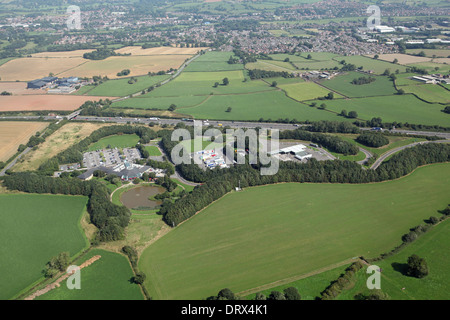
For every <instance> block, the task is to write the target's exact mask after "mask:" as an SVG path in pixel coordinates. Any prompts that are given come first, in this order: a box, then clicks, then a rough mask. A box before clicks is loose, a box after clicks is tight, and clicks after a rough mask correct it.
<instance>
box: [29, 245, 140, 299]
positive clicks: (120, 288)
mask: <svg viewBox="0 0 450 320" xmlns="http://www.w3.org/2000/svg"><path fill="white" fill-rule="evenodd" d="M95 255H100V256H101V258H100V259H99V260H97V261H95V262H94V263H93V264H91V265H90V266H88V267H86V268H83V269H81V271H80V272H81V273H80V274H81V277H80V280H81V289H79V290H76V289H73V290H69V289H68V288H67V286H66V281H63V282H62V283H61V286H60V287H59V288H56V289H54V290H52V291H50V292H47V293H46V294H44V295H42V296H40V297H38V298H37V299H36V300H143V299H144V296H143V294H142V293H141V289H140V288H139V286H138V285H136V284H133V283H131V282H130V279H131V278H132V277H133V276H134V274H133V271H132V270H131V266H130V263H129V261H128V258H126V257H125V256H123V255H121V254H118V253H114V252H110V251H105V250H100V249H93V250H91V251H89V253H88V254H86V255H85V256H84V257H83V258H82V259H79V261H76V262H75V265H81V264H82V263H83V262H84V261H86V260H88V259H90V258H92V257H93V256H95Z"/></svg>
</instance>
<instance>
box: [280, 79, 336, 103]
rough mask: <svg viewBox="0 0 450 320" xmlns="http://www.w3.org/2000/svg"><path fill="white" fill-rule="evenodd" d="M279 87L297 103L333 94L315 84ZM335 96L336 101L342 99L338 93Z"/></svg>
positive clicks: (283, 85) (293, 84) (302, 83)
mask: <svg viewBox="0 0 450 320" xmlns="http://www.w3.org/2000/svg"><path fill="white" fill-rule="evenodd" d="M278 87H279V88H281V89H283V90H284V91H285V92H286V94H287V95H288V96H289V97H291V98H292V99H295V100H297V101H308V100H315V99H317V98H320V97H324V96H326V95H327V94H328V93H330V92H331V91H330V90H327V89H325V88H323V87H321V86H319V85H317V84H315V83H314V82H299V83H292V84H282V85H278ZM333 94H334V98H335V99H338V98H342V96H341V95H338V94H336V93H333Z"/></svg>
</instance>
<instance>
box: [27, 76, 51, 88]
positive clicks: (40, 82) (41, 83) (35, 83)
mask: <svg viewBox="0 0 450 320" xmlns="http://www.w3.org/2000/svg"><path fill="white" fill-rule="evenodd" d="M57 79H58V78H57V77H45V78H42V79H36V80H32V81H30V82H28V83H27V89H41V88H43V87H45V86H47V85H49V84H53V83H54V82H55V81H56V80H57Z"/></svg>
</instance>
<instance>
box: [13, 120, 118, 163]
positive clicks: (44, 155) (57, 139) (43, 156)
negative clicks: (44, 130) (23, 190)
mask: <svg viewBox="0 0 450 320" xmlns="http://www.w3.org/2000/svg"><path fill="white" fill-rule="evenodd" d="M108 125H110V124H103V123H78V122H70V123H68V124H66V125H64V126H62V127H61V128H59V129H58V130H57V131H55V132H54V133H53V134H51V135H50V136H49V137H47V139H46V140H45V141H44V142H43V143H42V144H41V145H39V147H38V148H37V149H36V150H32V151H30V152H29V153H28V154H26V155H25V156H24V158H23V160H21V161H20V162H18V163H17V164H16V165H15V166H14V167H13V168H12V170H13V171H23V170H36V169H38V168H39V166H40V165H41V164H42V163H44V161H45V160H47V159H50V158H52V157H54V156H56V155H57V154H58V153H60V152H62V151H64V150H66V149H67V148H69V147H70V146H72V145H74V144H75V143H78V142H79V141H81V140H83V139H84V138H86V137H88V136H89V135H90V134H91V133H92V132H93V131H95V130H97V129H98V128H101V127H104V126H108Z"/></svg>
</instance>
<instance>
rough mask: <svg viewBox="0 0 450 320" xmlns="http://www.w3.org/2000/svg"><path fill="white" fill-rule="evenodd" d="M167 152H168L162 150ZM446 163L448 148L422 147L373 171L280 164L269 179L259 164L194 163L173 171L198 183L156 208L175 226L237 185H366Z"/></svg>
mask: <svg viewBox="0 0 450 320" xmlns="http://www.w3.org/2000/svg"><path fill="white" fill-rule="evenodd" d="M166 151H168V150H166ZM448 161H450V146H449V145H446V144H426V145H418V146H415V147H412V148H408V149H405V150H403V151H401V152H399V153H398V154H396V155H394V156H393V157H392V158H391V159H390V160H389V161H388V162H384V163H382V164H381V165H380V166H379V167H378V168H377V169H376V170H364V169H363V168H362V167H361V166H360V165H358V164H357V163H354V162H351V161H340V160H334V161H317V160H315V159H311V160H310V161H308V162H307V163H296V162H280V164H279V170H278V172H277V173H276V174H274V175H270V176H262V175H260V171H259V170H260V168H261V167H262V165H260V164H255V165H249V164H242V165H236V166H232V167H230V168H227V169H214V170H206V171H204V170H201V169H200V168H199V166H198V165H196V164H181V165H178V166H177V167H176V169H177V170H178V171H179V172H180V173H181V174H182V176H183V177H184V178H185V179H188V180H191V181H195V182H200V183H202V185H201V186H197V187H196V188H194V190H193V191H192V192H191V193H189V194H187V195H186V196H185V197H183V198H180V199H178V200H177V201H175V202H174V203H167V204H165V205H163V206H162V207H161V208H160V211H159V214H161V215H162V216H163V219H164V221H165V222H166V223H167V224H168V225H170V226H175V225H178V224H179V223H181V222H183V221H184V220H186V219H188V218H190V217H192V216H193V215H194V214H195V213H196V212H198V211H200V210H202V209H204V208H205V207H207V206H208V205H210V204H211V203H212V202H213V201H215V200H217V199H219V198H221V197H222V196H224V195H225V194H227V193H228V192H230V191H231V190H234V188H235V187H236V186H238V184H239V183H240V185H241V187H242V188H245V187H251V186H258V185H268V184H274V183H280V182H300V183H302V182H312V183H358V184H359V183H370V182H380V181H386V180H393V179H397V178H400V177H402V176H404V175H406V174H408V173H410V172H412V171H413V170H414V169H416V168H417V167H419V166H422V165H425V164H431V163H438V162H448Z"/></svg>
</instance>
